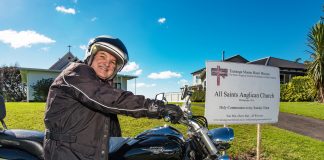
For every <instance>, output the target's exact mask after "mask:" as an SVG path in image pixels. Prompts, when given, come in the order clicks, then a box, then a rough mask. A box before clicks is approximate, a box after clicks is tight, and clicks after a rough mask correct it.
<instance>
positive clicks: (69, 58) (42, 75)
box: [19, 52, 137, 102]
mask: <svg viewBox="0 0 324 160" xmlns="http://www.w3.org/2000/svg"><path fill="white" fill-rule="evenodd" d="M76 61H78V58H77V57H74V56H73V54H72V53H71V52H68V53H66V54H65V55H64V56H63V57H62V58H60V59H59V60H58V61H57V62H56V63H54V64H53V65H52V66H51V67H50V68H49V69H39V68H19V69H20V74H21V77H22V82H23V83H25V84H26V86H27V102H29V101H33V100H34V96H33V92H34V90H33V88H32V86H33V85H35V84H36V83H37V81H39V80H41V79H49V78H53V79H55V78H56V77H57V76H58V75H59V74H60V73H61V71H62V70H63V69H65V68H66V67H67V66H68V65H69V63H71V62H76ZM134 78H137V76H131V75H121V74H117V76H116V77H115V78H114V85H115V87H116V88H120V89H123V90H127V81H128V80H131V79H134Z"/></svg>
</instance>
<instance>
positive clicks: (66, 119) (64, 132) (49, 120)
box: [44, 36, 182, 160]
mask: <svg viewBox="0 0 324 160" xmlns="http://www.w3.org/2000/svg"><path fill="white" fill-rule="evenodd" d="M127 61H128V52H127V50H126V47H125V46H124V44H123V43H122V41H120V40H119V39H116V38H113V37H109V36H99V37H96V38H95V39H93V40H92V41H90V43H89V45H88V49H87V51H86V55H85V60H84V63H72V64H70V66H69V67H67V68H66V69H65V70H64V71H63V72H62V73H61V74H60V75H59V76H58V77H57V78H56V79H55V81H54V82H53V84H52V85H51V87H50V90H49V94H48V97H47V102H46V111H45V119H44V121H45V127H46V136H45V141H44V151H45V159H55V160H58V159H68V160H74V159H82V160H83V159H84V160H85V159H87V160H88V159H96V160H97V159H108V158H109V157H108V152H109V151H108V145H109V142H112V140H113V138H110V137H120V136H121V130H120V126H119V122H118V118H117V115H116V114H124V115H128V116H132V117H149V118H161V117H163V116H166V115H169V116H170V117H173V122H174V123H176V122H177V121H178V120H179V119H180V118H181V116H182V111H181V109H180V108H179V107H178V106H175V105H164V104H163V102H159V101H154V100H150V99H145V97H144V96H140V95H134V94H133V93H131V92H128V91H123V90H120V89H115V88H113V86H112V82H113V78H114V77H115V76H116V74H117V72H118V71H120V70H122V68H123V67H124V65H125V64H126V63H127ZM112 144H114V143H112Z"/></svg>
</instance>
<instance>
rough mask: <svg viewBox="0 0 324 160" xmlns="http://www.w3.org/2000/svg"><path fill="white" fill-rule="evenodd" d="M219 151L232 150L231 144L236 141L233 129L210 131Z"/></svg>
mask: <svg viewBox="0 0 324 160" xmlns="http://www.w3.org/2000/svg"><path fill="white" fill-rule="evenodd" d="M208 135H209V137H210V138H211V139H212V141H213V143H214V144H215V146H216V148H217V149H218V150H221V151H222V150H227V149H229V148H230V144H229V142H231V141H233V140H234V130H233V129H232V128H227V127H226V128H214V129H212V130H209V131H208Z"/></svg>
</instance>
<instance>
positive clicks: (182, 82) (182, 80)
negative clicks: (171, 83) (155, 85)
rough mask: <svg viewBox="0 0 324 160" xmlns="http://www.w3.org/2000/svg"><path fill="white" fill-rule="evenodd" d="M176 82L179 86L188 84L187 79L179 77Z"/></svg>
mask: <svg viewBox="0 0 324 160" xmlns="http://www.w3.org/2000/svg"><path fill="white" fill-rule="evenodd" d="M178 84H180V86H184V85H188V84H189V81H187V80H186V79H181V80H180V81H178Z"/></svg>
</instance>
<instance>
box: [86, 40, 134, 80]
mask: <svg viewBox="0 0 324 160" xmlns="http://www.w3.org/2000/svg"><path fill="white" fill-rule="evenodd" d="M98 51H106V52H108V53H110V54H112V55H113V56H115V57H116V59H117V64H116V70H115V72H114V73H113V74H112V75H111V77H109V78H108V79H113V78H114V77H115V76H116V74H117V72H119V71H121V70H122V69H123V68H124V66H125V65H126V63H127V62H128V52H127V49H126V47H125V45H124V44H123V42H122V41H121V40H119V39H118V38H114V37H111V36H98V37H96V38H94V39H92V40H90V42H89V44H88V48H87V50H86V53H85V57H84V63H85V64H88V65H89V66H91V63H92V61H93V57H94V55H95V54H96V53H97V52H98Z"/></svg>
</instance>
